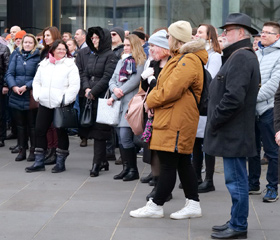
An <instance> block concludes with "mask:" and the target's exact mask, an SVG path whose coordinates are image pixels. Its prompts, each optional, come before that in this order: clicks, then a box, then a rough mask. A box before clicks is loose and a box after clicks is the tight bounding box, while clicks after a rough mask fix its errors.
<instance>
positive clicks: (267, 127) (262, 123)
mask: <svg viewBox="0 0 280 240" xmlns="http://www.w3.org/2000/svg"><path fill="white" fill-rule="evenodd" d="M273 120H274V118H273V108H271V109H269V110H267V111H266V112H264V113H263V114H262V115H261V116H258V117H256V127H255V133H256V145H257V156H255V157H250V158H249V187H250V188H254V187H259V186H260V181H259V180H260V176H261V158H260V153H261V141H262V143H263V149H264V152H265V155H266V157H267V159H268V168H267V173H266V180H267V182H268V184H267V185H266V187H269V188H273V189H275V190H276V191H277V189H278V187H277V184H278V145H277V144H276V142H275V130H274V126H273Z"/></svg>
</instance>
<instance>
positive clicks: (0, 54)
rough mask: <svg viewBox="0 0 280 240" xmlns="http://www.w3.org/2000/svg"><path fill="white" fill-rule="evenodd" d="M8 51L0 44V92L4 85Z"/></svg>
mask: <svg viewBox="0 0 280 240" xmlns="http://www.w3.org/2000/svg"><path fill="white" fill-rule="evenodd" d="M9 57H10V50H9V48H8V47H7V46H5V45H3V44H2V43H0V90H1V92H2V87H3V85H4V76H5V73H6V71H7V69H8V65H9Z"/></svg>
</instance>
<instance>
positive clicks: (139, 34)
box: [132, 30, 146, 40]
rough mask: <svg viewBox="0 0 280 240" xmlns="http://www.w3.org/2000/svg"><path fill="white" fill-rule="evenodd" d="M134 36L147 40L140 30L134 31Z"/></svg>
mask: <svg viewBox="0 0 280 240" xmlns="http://www.w3.org/2000/svg"><path fill="white" fill-rule="evenodd" d="M132 34H134V35H136V36H137V37H139V38H141V39H142V40H145V38H146V35H145V33H144V32H142V31H140V30H134V31H133V32H132Z"/></svg>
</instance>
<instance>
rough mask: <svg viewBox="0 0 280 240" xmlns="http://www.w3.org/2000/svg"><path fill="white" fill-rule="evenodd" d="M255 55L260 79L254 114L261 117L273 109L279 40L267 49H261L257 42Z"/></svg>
mask: <svg viewBox="0 0 280 240" xmlns="http://www.w3.org/2000/svg"><path fill="white" fill-rule="evenodd" d="M256 54H257V56H258V60H259V63H260V72H261V78H262V83H261V88H260V90H259V93H258V97H257V106H256V111H257V112H256V114H257V115H262V114H263V113H264V112H266V111H267V110H268V109H271V108H273V107H274V95H275V93H276V90H277V88H278V86H279V82H280V40H278V41H276V42H275V43H274V44H272V45H270V46H268V47H263V46H262V45H261V42H259V50H258V51H257V52H256Z"/></svg>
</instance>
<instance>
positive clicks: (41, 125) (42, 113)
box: [35, 105, 69, 150]
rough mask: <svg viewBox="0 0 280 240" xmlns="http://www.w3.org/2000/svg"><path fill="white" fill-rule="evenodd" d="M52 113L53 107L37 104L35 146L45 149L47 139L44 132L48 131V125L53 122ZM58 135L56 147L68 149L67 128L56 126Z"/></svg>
mask: <svg viewBox="0 0 280 240" xmlns="http://www.w3.org/2000/svg"><path fill="white" fill-rule="evenodd" d="M53 114H54V109H50V108H47V107H44V106H42V105H39V109H38V114H37V119H36V127H35V132H36V147H38V148H43V149H44V150H46V149H47V146H48V141H47V137H46V134H47V132H48V129H49V127H50V126H51V124H52V122H53ZM56 132H57V136H58V148H60V149H62V150H68V148H69V138H68V134H67V130H66V129H65V128H57V129H56Z"/></svg>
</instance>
